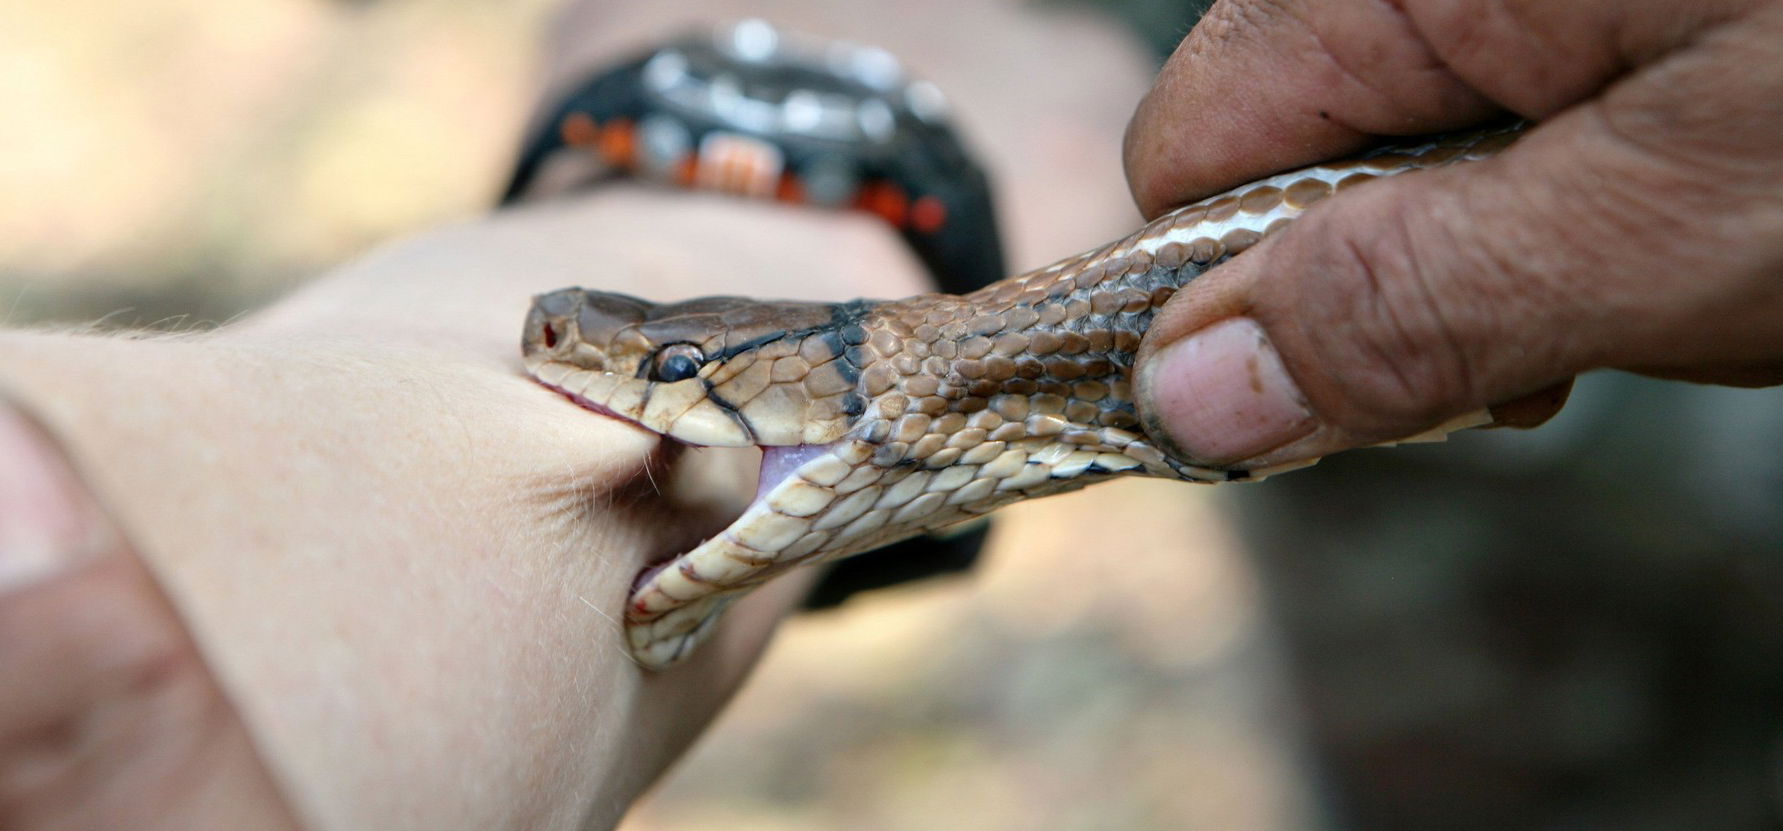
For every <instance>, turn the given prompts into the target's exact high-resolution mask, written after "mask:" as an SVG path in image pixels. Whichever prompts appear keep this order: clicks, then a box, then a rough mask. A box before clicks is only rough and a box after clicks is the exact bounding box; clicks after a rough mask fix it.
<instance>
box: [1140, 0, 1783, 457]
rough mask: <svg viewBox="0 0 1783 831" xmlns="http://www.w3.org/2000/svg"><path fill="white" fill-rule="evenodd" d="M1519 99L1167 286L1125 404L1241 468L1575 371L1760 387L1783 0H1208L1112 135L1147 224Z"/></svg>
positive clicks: (1780, 357)
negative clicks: (1511, 138) (1200, 201)
mask: <svg viewBox="0 0 1783 831" xmlns="http://www.w3.org/2000/svg"><path fill="white" fill-rule="evenodd" d="M1507 114H1514V115H1516V116H1521V117H1525V118H1530V119H1536V120H1538V121H1539V122H1540V123H1539V124H1538V125H1537V126H1536V127H1535V128H1534V129H1533V130H1531V131H1530V133H1529V134H1528V135H1527V136H1526V137H1525V138H1524V139H1523V140H1522V141H1520V142H1519V143H1518V144H1517V145H1515V146H1513V147H1512V148H1511V149H1510V150H1508V151H1507V152H1505V153H1504V154H1503V155H1501V156H1500V157H1498V158H1496V159H1492V160H1489V161H1486V162H1482V163H1480V164H1477V165H1468V166H1465V167H1461V168H1455V169H1452V170H1445V171H1438V172H1432V173H1429V174H1421V175H1418V176H1411V177H1404V178H1403V179H1394V180H1391V181H1385V182H1378V183H1372V184H1371V185H1370V186H1368V187H1364V188H1359V189H1357V190H1356V191H1355V192H1353V193H1346V194H1342V195H1341V196H1340V197H1339V198H1334V199H1331V200H1328V201H1327V202H1326V203H1323V204H1321V205H1319V206H1318V207H1317V208H1316V209H1314V210H1312V211H1310V212H1308V214H1307V215H1306V216H1305V217H1303V218H1302V219H1300V220H1298V221H1296V222H1295V223H1294V224H1293V225H1292V226H1291V227H1289V228H1288V229H1286V230H1285V231H1284V232H1283V233H1281V234H1277V235H1272V237H1271V239H1269V240H1267V241H1266V242H1265V243H1264V244H1262V245H1259V246H1258V247H1256V248H1254V249H1252V250H1251V251H1248V252H1246V254H1245V255H1244V256H1243V257H1240V258H1238V259H1236V260H1234V261H1233V262H1232V264H1230V265H1229V266H1225V267H1222V268H1219V269H1215V270H1214V271H1213V272H1211V273H1209V274H1208V275H1207V276H1206V277H1203V278H1202V279H1200V280H1197V281H1196V282H1195V283H1194V284H1193V285H1191V286H1190V287H1189V288H1188V289H1186V290H1184V291H1182V292H1179V293H1178V294H1177V295H1176V296H1175V297H1174V298H1172V299H1171V301H1170V303H1169V304H1168V305H1167V306H1166V307H1165V308H1164V309H1163V311H1162V312H1161V313H1160V315H1159V318H1158V320H1157V321H1156V322H1155V323H1154V325H1153V327H1152V329H1151V332H1150V334H1149V335H1148V339H1147V341H1146V343H1145V344H1144V348H1143V350H1142V352H1141V356H1140V365H1139V367H1138V370H1137V371H1138V373H1139V375H1140V379H1141V383H1140V389H1141V398H1140V407H1141V410H1142V412H1144V413H1146V414H1147V415H1148V423H1149V424H1153V425H1156V426H1157V427H1158V428H1159V431H1160V432H1166V433H1168V434H1169V435H1170V436H1171V437H1172V438H1174V440H1175V442H1176V444H1177V445H1178V446H1179V448H1180V449H1181V450H1182V451H1183V455H1185V456H1187V457H1190V458H1193V459H1196V460H1198V461H1201V462H1203V463H1208V464H1222V465H1235V466H1240V467H1255V466H1258V465H1269V464H1281V463H1287V462H1292V461H1295V460H1300V459H1307V458H1316V457H1318V456H1321V455H1326V454H1329V453H1333V452H1336V451H1339V450H1344V449H1347V448H1351V447H1356V446H1359V445H1365V444H1370V443H1374V442H1380V441H1383V440H1390V439H1394V438H1398V437H1402V436H1407V435H1411V434H1413V433H1418V432H1420V431H1423V430H1425V429H1428V428H1430V427H1432V426H1433V425H1437V424H1440V423H1443V422H1446V421H1449V420H1450V419H1452V418H1454V417H1456V416H1459V415H1462V414H1464V413H1467V412H1470V411H1475V410H1478V409H1480V408H1482V407H1492V408H1494V414H1495V415H1496V416H1497V417H1498V419H1499V420H1500V421H1501V422H1511V423H1524V424H1528V423H1539V422H1540V421H1542V420H1544V419H1545V418H1546V416H1548V415H1551V414H1552V413H1553V412H1554V410H1555V409H1557V408H1558V406H1559V404H1560V402H1561V401H1563V400H1564V390H1565V384H1567V383H1568V382H1570V379H1571V378H1572V377H1573V376H1574V375H1576V374H1578V373H1580V372H1583V371H1586V370H1589V369H1595V368H1600V367H1614V368H1620V369H1628V370H1633V371H1638V372H1646V373H1649V374H1654V375H1661V376H1666V377H1675V378H1684V379H1689V380H1694V381H1701V382H1709V383H1731V384H1740V385H1754V386H1758V385H1770V384H1776V383H1779V382H1783V141H1779V140H1778V137H1779V135H1783V3H1779V2H1775V0H1717V1H1716V2H1704V3H1685V4H1679V3H1669V2H1662V1H1661V0H1638V1H1637V2H1622V1H1621V0H1590V1H1589V2H1564V3H1544V2H1499V1H1498V0H1398V1H1397V2H1377V1H1376V0H1333V1H1328V0H1286V2H1272V1H1267V0H1225V2H1221V3H1219V4H1217V5H1215V6H1214V7H1213V9H1212V10H1211V11H1210V12H1209V13H1208V15H1207V16H1206V18H1205V19H1204V20H1203V21H1202V22H1201V24H1200V25H1199V26H1197V27H1196V28H1195V30H1194V31H1193V32H1192V33H1191V34H1190V36H1189V37H1188V38H1187V39H1186V40H1185V41H1184V42H1183V44H1182V45H1181V47H1180V48H1179V49H1178V50H1177V52H1176V54H1175V55H1174V56H1173V57H1172V59H1171V61H1170V62H1169V64H1168V65H1167V66H1166V67H1165V69H1164V71H1163V72H1162V74H1161V75H1160V76H1159V78H1158V81H1157V83H1156V85H1155V86H1154V87H1153V89H1152V91H1151V93H1150V94H1149V95H1148V96H1147V97H1146V99H1145V100H1144V102H1143V103H1142V104H1141V106H1140V107H1139V110H1138V113H1137V114H1136V115H1135V116H1134V117H1133V120H1132V123H1131V124H1130V125H1129V128H1128V134H1127V142H1126V163H1127V174H1128V177H1129V179H1130V181H1131V184H1132V188H1133V193H1134V195H1135V197H1136V199H1137V201H1138V203H1139V205H1140V207H1141V209H1142V210H1144V211H1145V212H1146V213H1147V214H1156V213H1159V212H1161V211H1163V210H1165V209H1167V208H1168V207H1170V206H1171V205H1175V204H1180V203H1182V202H1184V201H1188V200H1192V199H1195V198H1198V197H1200V196H1201V195H1203V194H1206V193H1210V192H1215V191H1219V190H1221V189H1224V188H1227V187H1230V186H1232V185H1234V184H1237V183H1240V182H1244V181H1248V180H1250V179H1254V178H1256V177H1258V176H1260V175H1264V174H1267V173H1271V172H1274V171H1277V170H1281V169H1286V168H1292V167H1296V166H1299V165H1302V164H1306V163H1309V162H1313V161H1317V160H1320V159H1326V158H1331V157H1334V156H1340V155H1343V154H1346V153H1350V152H1354V151H1355V150H1357V149H1360V148H1362V147H1364V146H1366V145H1368V144H1369V143H1371V142H1375V141H1378V140H1379V139H1378V137H1379V136H1383V135H1406V134H1416V133H1425V132H1436V131H1443V130H1452V129H1459V128H1464V127H1468V126H1472V125H1476V124H1478V123H1480V122H1482V121H1484V120H1487V119H1493V118H1504V117H1506V115H1507Z"/></svg>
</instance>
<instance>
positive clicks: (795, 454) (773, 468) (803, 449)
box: [755, 444, 830, 502]
mask: <svg viewBox="0 0 1783 831" xmlns="http://www.w3.org/2000/svg"><path fill="white" fill-rule="evenodd" d="M829 449H830V445H827V444H784V445H767V446H764V447H762V449H761V477H760V479H759V480H758V481H757V483H756V486H755V500H756V501H757V502H760V501H761V500H763V499H766V498H767V496H768V494H769V493H770V492H772V491H773V490H774V488H776V487H778V486H779V485H780V483H781V482H784V481H786V477H788V476H791V475H792V472H793V471H795V470H798V469H799V466H800V465H803V464H804V463H806V462H809V461H811V460H812V459H815V458H817V457H818V456H821V455H823V454H824V453H825V452H828V451H829Z"/></svg>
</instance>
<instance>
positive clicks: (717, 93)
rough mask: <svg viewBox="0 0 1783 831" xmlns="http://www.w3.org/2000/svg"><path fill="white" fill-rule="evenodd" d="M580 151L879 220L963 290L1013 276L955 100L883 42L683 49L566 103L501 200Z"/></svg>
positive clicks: (730, 40)
mask: <svg viewBox="0 0 1783 831" xmlns="http://www.w3.org/2000/svg"><path fill="white" fill-rule="evenodd" d="M576 151H580V152H581V153H582V154H583V156H584V158H591V159H592V160H594V161H596V162H597V163H598V165H597V166H598V168H599V169H604V170H607V171H611V172H614V173H620V174H628V175H633V176H640V177H643V178H647V179H650V180H653V181H657V182H662V183H666V184H671V185H676V186H680V187H689V188H702V189H709V190H719V191H729V192H732V193H737V194H740V195H744V196H751V197H756V198H761V199H775V200H779V201H782V202H794V203H804V204H811V205H816V206H820V207H831V208H854V209H859V210H865V211H870V212H872V213H874V214H876V215H878V216H879V217H880V218H882V219H884V220H885V221H886V222H887V223H888V224H890V225H891V226H892V227H893V228H896V229H897V230H898V232H899V233H900V234H902V235H903V237H904V240H905V241H906V242H908V243H909V244H910V247H911V248H912V249H913V250H914V251H915V252H916V254H917V256H918V257H919V258H920V259H921V260H922V262H923V264H924V265H926V266H927V267H928V269H929V271H930V273H932V274H933V275H934V277H935V280H936V282H937V283H938V284H939V285H940V287H941V288H942V289H944V290H946V291H949V292H952V293H955V294H963V293H965V292H968V291H971V290H973V289H976V288H978V287H980V286H984V285H988V284H990V283H992V282H995V281H997V280H1000V279H1002V278H1004V277H1006V276H1008V275H1006V274H1005V273H1004V271H1003V249H1002V244H1001V241H1000V238H999V236H998V234H997V226H996V215H995V212H994V211H993V209H992V206H991V196H990V185H989V182H988V180H987V178H986V176H985V174H984V170H983V169H982V168H980V167H979V166H978V165H977V164H975V163H974V162H973V161H972V159H971V156H970V155H969V154H968V153H967V152H966V149H965V147H964V146H963V145H962V144H961V142H960V140H959V138H958V136H956V135H955V133H954V131H953V129H952V127H951V126H950V125H949V123H948V120H947V102H946V98H945V97H944V96H943V95H942V94H941V91H940V90H939V89H938V88H936V86H935V85H934V84H931V83H929V82H927V81H912V80H909V79H908V78H906V77H905V75H904V72H903V70H902V68H901V67H900V66H899V64H898V61H897V59H896V58H894V57H892V56H891V55H890V54H889V53H887V52H885V51H884V50H881V49H876V48H873V47H867V46H859V45H854V44H848V43H840V42H826V41H818V40H814V39H810V38H801V37H798V36H795V35H788V34H783V33H782V32H780V31H779V30H778V29H776V28H774V27H773V26H771V25H769V24H767V23H765V22H763V21H760V20H747V21H743V22H741V23H737V24H735V25H731V26H725V27H722V28H719V29H717V30H716V31H714V32H712V33H709V34H695V35H688V36H684V37H681V38H678V39H676V40H673V41H670V42H669V43H666V44H664V45H662V46H660V47H657V48H656V49H653V50H650V51H649V52H647V53H646V54H643V55H641V56H638V57H636V58H634V59H632V60H629V61H626V62H624V63H621V64H619V65H618V66H615V67H612V68H610V69H607V70H604V71H602V72H600V73H598V74H596V75H595V76H594V77H593V78H591V79H589V80H588V81H587V82H585V83H584V84H582V85H581V86H580V87H578V88H576V89H575V90H574V91H573V92H572V93H570V94H569V95H568V96H566V97H565V98H564V99H563V101H562V103H561V104H560V105H559V106H558V107H556V108H555V109H554V110H553V111H552V114H551V116H550V117H549V118H548V119H547V120H546V122H545V124H544V126H543V128H542V129H541V130H540V131H539V132H538V134H537V135H535V136H534V137H533V138H532V140H531V141H530V142H528V143H527V145H526V149H525V151H524V152H523V153H522V154H521V157H520V162H519V165H518V167H517V169H516V170H515V173H514V176H513V178H512V180H511V181H510V183H509V185H508V188H507V190H506V193H505V194H504V196H503V198H502V201H503V202H510V201H513V200H515V199H516V198H517V197H518V196H519V195H520V194H521V193H523V192H524V191H525V189H526V187H527V186H528V185H529V184H530V183H531V182H532V180H533V178H534V177H535V176H536V175H537V174H538V173H539V170H540V168H541V167H542V165H544V164H545V163H546V162H547V161H548V160H550V159H551V158H552V157H553V156H556V155H558V154H560V153H569V152H576Z"/></svg>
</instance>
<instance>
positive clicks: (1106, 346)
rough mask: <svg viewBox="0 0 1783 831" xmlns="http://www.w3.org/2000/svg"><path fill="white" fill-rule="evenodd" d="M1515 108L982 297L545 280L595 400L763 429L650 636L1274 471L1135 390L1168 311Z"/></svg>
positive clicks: (563, 342) (526, 340) (638, 607)
mask: <svg viewBox="0 0 1783 831" xmlns="http://www.w3.org/2000/svg"><path fill="white" fill-rule="evenodd" d="M1516 136H1517V132H1516V130H1515V129H1514V128H1506V129H1499V130H1489V131H1481V132H1475V133H1469V134H1456V135H1451V136H1445V137H1439V138H1436V139H1431V140H1428V141H1424V142H1421V143H1418V144H1408V145H1402V146H1398V147H1390V148H1384V149H1382V150H1380V151H1376V152H1373V153H1370V154H1367V155H1364V156H1360V157H1357V158H1355V159H1351V160H1346V161H1342V162H1335V163H1329V164H1322V165H1317V166H1314V167H1309V168H1305V169H1302V170H1298V171H1295V172H1292V173H1286V174H1282V175H1278V176H1274V177H1270V178H1267V179H1263V180H1260V181H1257V182H1254V183H1251V184H1248V185H1245V186H1242V187H1239V188H1236V189H1234V190H1231V191H1228V192H1227V193H1224V194H1221V195H1219V196H1215V197H1211V198H1209V199H1206V200H1203V201H1201V202H1198V203H1195V204H1193V205H1188V206H1185V207H1183V208H1180V209H1178V210H1175V211H1173V212H1171V213H1169V214H1166V215H1164V216H1162V217H1160V218H1158V219H1157V220H1154V221H1153V222H1151V223H1149V224H1147V225H1146V226H1145V227H1143V228H1141V229H1140V230H1139V231H1137V232H1135V233H1133V234H1131V235H1129V236H1128V237H1126V238H1124V239H1121V240H1118V241H1116V242H1113V243H1111V244H1108V245H1105V246H1103V247H1101V248H1097V249H1095V250H1093V251H1089V252H1086V253H1084V254H1080V255H1078V256H1076V257H1071V258H1069V259H1065V260H1062V261H1060V262H1057V263H1054V264H1052V265H1050V266H1047V267H1045V268H1041V269H1038V270H1036V271H1032V272H1029V273H1027V274H1022V275H1019V276H1015V277H1011V278H1009V279H1006V280H1003V281H1001V282H998V283H995V284H992V285H990V286H987V287H986V288H984V289H981V290H979V291H976V292H973V293H971V294H968V295H964V296H955V295H946V294H925V295H919V296H916V297H910V298H905V299H902V300H883V301H882V300H854V301H850V302H846V303H804V302H779V301H763V300H752V299H747V298H739V297H705V298H699V299H694V300H687V301H683V302H679V303H666V304H657V303H651V302H648V301H644V300H640V299H637V298H635V297H630V296H626V295H622V294H615V293H610V292H601V291H594V290H588V289H581V288H571V289H563V290H560V291H556V292H552V293H549V294H544V295H540V296H539V297H537V298H535V299H534V302H533V307H532V310H531V313H530V314H529V316H528V318H527V322H526V329H525V334H524V337H523V352H524V357H525V363H526V366H527V369H528V371H529V372H531V373H532V374H533V376H534V377H536V378H537V379H538V381H540V382H541V383H543V384H544V385H546V386H547V387H550V388H551V389H554V390H557V391H559V392H561V393H562V394H564V395H566V396H568V397H569V398H570V399H572V400H573V401H575V402H576V403H578V404H580V405H582V406H584V407H586V408H588V409H591V410H594V411H597V412H600V413H604V414H607V415H611V416H615V417H618V418H622V419H625V420H627V421H631V422H633V423H635V424H638V425H641V426H643V427H644V428H646V429H649V430H652V431H654V432H656V433H659V434H661V435H663V436H665V437H668V438H671V439H674V440H676V441H680V442H683V443H686V444H689V445H706V446H759V447H761V448H762V449H763V458H762V472H761V481H760V486H759V490H758V493H757V496H756V498H755V500H754V502H753V503H751V505H750V506H749V507H748V509H747V510H746V511H745V512H744V513H743V514H742V516H740V517H738V518H737V519H736V520H735V521H734V522H733V523H732V524H731V525H730V526H729V527H728V528H726V529H725V530H724V531H723V532H722V533H720V534H719V535H718V536H715V537H713V538H711V539H709V540H707V541H705V542H704V543H702V544H701V545H699V546H698V547H696V548H695V549H693V550H692V551H689V552H687V553H685V554H682V555H680V556H679V557H677V558H675V559H674V560H673V561H671V562H668V563H666V564H664V565H663V566H661V567H658V568H656V569H655V570H654V571H652V572H649V573H648V574H647V576H646V577H645V578H644V579H643V580H642V581H641V582H640V583H639V584H638V585H637V586H636V588H634V589H633V593H632V595H631V598H630V600H629V602H628V603H627V606H626V626H627V631H628V640H629V643H630V646H631V650H632V654H633V656H634V657H635V658H636V659H637V660H638V662H639V663H641V664H643V665H644V666H646V667H650V668H662V667H666V666H669V665H671V664H673V663H674V662H676V661H677V660H679V659H680V658H681V657H683V656H684V655H686V654H687V653H688V651H689V650H690V649H692V648H693V647H694V646H695V645H697V644H698V643H699V642H700V641H701V640H702V639H703V638H704V637H705V636H706V634H707V633H708V632H709V630H710V629H711V627H712V626H713V625H714V623H715V621H717V620H718V618H719V616H720V613H721V612H722V610H723V609H724V607H725V606H726V605H727V604H728V603H729V602H731V601H732V600H734V599H735V598H737V597H739V596H741V595H742V594H743V593H745V592H747V591H748V590H749V589H751V588H752V587H754V586H756V585H759V584H761V583H763V582H765V581H767V580H769V579H771V578H772V577H774V576H775V575H778V574H780V573H782V572H784V571H786V570H788V569H790V568H792V567H794V566H796V565H798V564H801V563H808V562H821V561H825V560H833V559H836V558H840V557H846V556H849V555H851V554H856V553H860V552H863V551H867V550H870V549H873V548H877V547H879V546H881V545H885V544H887V543H891V542H895V541H897V540H900V539H904V538H907V537H911V536H914V535H916V534H919V533H922V532H923V531H925V530H928V529H935V528H941V527H943V526H947V525H951V524H953V523H956V522H960V521H962V520H966V519H970V518H973V517H977V516H981V515H983V514H986V513H989V512H990V511H994V510H996V509H997V508H999V507H1002V506H1004V505H1008V504H1010V503H1012V502H1016V501H1019V500H1023V499H1031V498H1034V497H1039V496H1047V495H1050V494H1055V493H1060V492H1064V491H1069V490H1075V489H1077V488H1081V487H1083V486H1085V485H1089V484H1092V483H1094V482H1099V481H1103V480H1106V479H1110V478H1113V477H1116V476H1123V475H1141V476H1156V477H1164V478H1170V479H1180V480H1184V481H1191V482H1224V481H1231V480H1236V479H1254V478H1260V477H1261V476H1263V475H1266V474H1268V473H1270V472H1272V471H1268V470H1249V471H1247V470H1214V469H1208V468H1202V467H1196V466H1194V465H1191V464H1187V463H1184V462H1182V461H1180V460H1177V459H1174V458H1171V457H1170V456H1169V455H1167V454H1166V453H1165V452H1164V451H1163V450H1162V449H1161V447H1160V445H1159V444H1158V443H1157V442H1155V441H1154V440H1153V439H1151V438H1148V436H1147V435H1146V433H1145V430H1144V425H1142V424H1141V421H1140V418H1139V415H1138V413H1137V412H1136V410H1135V408H1134V402H1133V391H1132V378H1131V372H1132V368H1133V362H1134V355H1135V353H1136V352H1137V350H1138V348H1139V343H1140V339H1141V337H1142V336H1143V335H1144V334H1145V331H1146V329H1147V327H1148V326H1149V325H1150V323H1151V320H1152V316H1153V313H1154V312H1155V311H1156V310H1157V309H1158V307H1159V306H1161V305H1162V304H1163V303H1164V302H1165V301H1166V300H1168V299H1169V298H1170V296H1171V294H1172V293H1174V292H1175V291H1176V290H1177V289H1179V288H1180V287H1182V286H1183V285H1184V284H1185V283H1187V282H1188V281H1189V280H1191V279H1193V278H1194V277H1195V276H1197V275H1199V274H1201V273H1202V272H1203V271H1206V270H1207V269H1209V268H1211V267H1213V266H1215V265H1218V264H1219V263H1220V262H1222V261H1223V260H1225V259H1227V258H1229V257H1232V256H1235V255H1237V254H1238V253H1240V252H1242V251H1244V250H1245V249H1246V248H1249V247H1250V246H1251V245H1253V244H1255V243H1256V242H1257V241H1258V240H1260V239H1261V238H1262V237H1263V236H1265V235H1267V234H1269V233H1272V232H1274V231H1276V230H1278V229H1280V228H1281V227H1282V226H1283V225H1285V224H1286V223H1288V222H1290V221H1291V220H1292V219H1293V218H1295V217H1297V216H1299V215H1300V214H1301V213H1302V212H1304V211H1306V210H1307V209H1309V208H1311V207H1312V206H1313V205H1315V204H1317V203H1318V202H1320V201H1321V200H1323V199H1325V198H1326V197H1328V196H1330V195H1332V194H1333V193H1335V192H1337V191H1341V190H1344V189H1346V188H1349V187H1352V186H1355V185H1357V184H1360V183H1363V182H1366V181H1367V180H1369V179H1373V178H1376V177H1380V176H1388V175H1395V174H1400V173H1405V172H1408V171H1415V170H1419V169H1425V168H1432V167H1438V166H1443V165H1449V164H1454V163H1458V162H1464V161H1467V160H1471V159H1478V158H1482V157H1485V156H1488V155H1490V154H1492V153H1494V152H1496V151H1497V150H1498V149H1500V148H1502V147H1503V146H1505V145H1506V144H1508V143H1510V142H1511V141H1512V140H1514V139H1515V137H1516Z"/></svg>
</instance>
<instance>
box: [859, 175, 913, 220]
mask: <svg viewBox="0 0 1783 831" xmlns="http://www.w3.org/2000/svg"><path fill="white" fill-rule="evenodd" d="M860 205H861V207H862V208H865V209H866V210H869V211H872V212H873V213H876V214H879V216H880V217H881V218H883V219H884V220H885V221H886V222H889V223H891V224H892V227H894V228H902V227H904V223H905V222H906V221H908V220H909V218H910V217H909V214H910V203H909V200H908V199H906V198H905V196H904V192H903V191H902V190H899V189H898V186H897V185H894V184H892V183H890V182H873V183H870V184H868V185H866V186H864V187H862V188H861V195H860Z"/></svg>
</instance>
